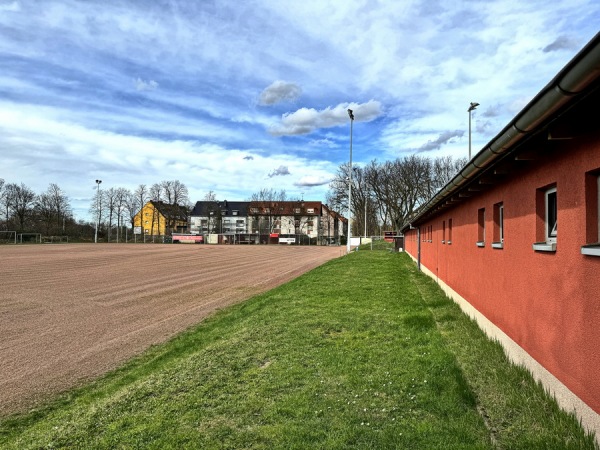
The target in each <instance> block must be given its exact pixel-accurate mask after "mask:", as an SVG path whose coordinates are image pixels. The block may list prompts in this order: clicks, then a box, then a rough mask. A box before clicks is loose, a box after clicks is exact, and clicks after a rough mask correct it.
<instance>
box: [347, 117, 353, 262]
mask: <svg viewBox="0 0 600 450" xmlns="http://www.w3.org/2000/svg"><path fill="white" fill-rule="evenodd" d="M348 115H349V116H350V167H349V169H348V242H347V243H346V253H350V239H351V238H352V124H353V123H354V114H352V110H351V109H349V110H348Z"/></svg>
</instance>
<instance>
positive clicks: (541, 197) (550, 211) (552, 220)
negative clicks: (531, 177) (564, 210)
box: [533, 185, 558, 252]
mask: <svg viewBox="0 0 600 450" xmlns="http://www.w3.org/2000/svg"><path fill="white" fill-rule="evenodd" d="M535 203H536V229H535V237H536V241H537V242H535V243H534V244H533V249H534V250H535V251H539V252H555V251H556V240H557V237H558V194H557V189H556V185H550V186H547V187H544V188H540V189H537V191H536V200H535Z"/></svg>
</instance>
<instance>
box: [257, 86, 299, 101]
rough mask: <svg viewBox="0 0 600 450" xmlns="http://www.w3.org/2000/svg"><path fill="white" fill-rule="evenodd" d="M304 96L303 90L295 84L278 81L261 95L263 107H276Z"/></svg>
mask: <svg viewBox="0 0 600 450" xmlns="http://www.w3.org/2000/svg"><path fill="white" fill-rule="evenodd" d="M300 94H302V89H300V86H298V85H297V84H295V83H287V82H285V81H281V80H277V81H274V82H273V83H271V85H270V86H268V87H267V88H266V89H265V90H264V91H262V92H261V94H260V104H261V105H274V104H275V103H280V102H283V101H292V100H296V99H297V98H298V97H300Z"/></svg>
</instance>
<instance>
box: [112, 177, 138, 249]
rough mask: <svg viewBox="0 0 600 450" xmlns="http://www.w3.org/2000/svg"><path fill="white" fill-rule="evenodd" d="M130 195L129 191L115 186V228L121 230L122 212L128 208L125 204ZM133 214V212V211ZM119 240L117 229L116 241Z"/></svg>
mask: <svg viewBox="0 0 600 450" xmlns="http://www.w3.org/2000/svg"><path fill="white" fill-rule="evenodd" d="M130 197H131V192H130V191H129V190H127V189H125V188H122V187H120V188H117V191H116V198H115V205H116V207H117V229H118V230H121V231H123V230H122V228H121V227H122V226H123V221H122V213H123V211H126V210H127V209H128V207H127V204H128V201H129V198H130ZM134 214H135V213H134ZM118 241H119V233H118V231H117V242H118Z"/></svg>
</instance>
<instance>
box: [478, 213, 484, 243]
mask: <svg viewBox="0 0 600 450" xmlns="http://www.w3.org/2000/svg"><path fill="white" fill-rule="evenodd" d="M484 246H485V208H480V209H478V210H477V247H484Z"/></svg>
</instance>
